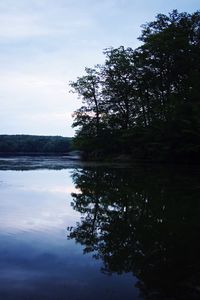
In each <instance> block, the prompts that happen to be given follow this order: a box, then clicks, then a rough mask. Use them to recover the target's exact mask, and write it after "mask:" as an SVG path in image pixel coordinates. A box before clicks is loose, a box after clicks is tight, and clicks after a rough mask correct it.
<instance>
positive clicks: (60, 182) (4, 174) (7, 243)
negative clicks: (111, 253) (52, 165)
mask: <svg viewBox="0 0 200 300" xmlns="http://www.w3.org/2000/svg"><path fill="white" fill-rule="evenodd" d="M74 190H75V188H74V186H73V183H72V179H71V177H70V170H62V171H48V170H43V171H26V172H19V171H18V172H16V171H0V299H3V300H6V299H15V300H24V299H42V300H43V299H52V300H53V299H70V300H71V299H72V300H73V299H94V294H95V299H121V298H122V297H125V298H126V299H132V298H133V294H134V293H136V290H134V289H133V285H134V278H133V277H132V276H128V275H127V276H123V277H120V276H117V275H115V276H111V277H108V276H105V275H103V274H101V273H100V272H99V269H100V265H101V262H97V261H96V260H94V259H92V258H91V256H90V255H85V256H83V255H82V249H81V247H80V246H78V245H75V244H74V242H73V241H72V240H68V239H67V226H73V225H74V224H75V223H76V221H77V220H78V219H79V215H78V214H77V213H76V212H75V211H73V210H72V208H71V206H70V203H71V201H72V199H71V195H70V193H71V192H73V191H74ZM135 299H136V298H135Z"/></svg>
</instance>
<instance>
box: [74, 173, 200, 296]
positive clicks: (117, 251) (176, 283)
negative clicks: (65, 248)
mask: <svg viewBox="0 0 200 300" xmlns="http://www.w3.org/2000/svg"><path fill="white" fill-rule="evenodd" d="M183 174H184V173H183V172H182V171H181V173H178V172H177V171H176V172H175V171H174V170H169V171H168V172H167V174H166V173H163V172H162V171H161V170H160V169H159V168H157V169H156V170H147V169H145V170H144V169H141V168H140V169H132V168H129V169H127V168H126V169H125V168H124V169H123V168H117V169H114V168H113V169H104V168H88V169H81V170H76V171H74V173H73V175H72V177H73V181H74V183H75V185H76V187H77V188H78V190H79V192H78V193H73V194H72V197H73V203H72V206H73V208H74V209H75V210H77V211H78V212H80V213H81V215H82V217H81V221H80V222H79V223H78V224H77V226H76V227H75V228H72V230H71V231H70V233H69V238H72V239H75V240H76V241H77V242H78V243H80V244H82V245H83V246H84V253H87V252H93V253H94V257H95V258H97V259H101V260H102V262H103V266H102V271H103V272H105V273H113V272H117V273H123V272H132V273H133V274H134V275H135V276H136V277H137V278H138V283H137V286H138V287H139V288H140V290H141V294H142V296H143V297H145V298H146V299H199V296H200V294H199V291H200V280H199V275H200V260H199V253H200V241H199V232H200V231H199V229H200V224H199V217H200V202H199V200H200V199H199V195H200V190H199V189H198V181H197V177H196V176H193V175H194V174H193V175H191V174H187V175H186V176H184V175H183Z"/></svg>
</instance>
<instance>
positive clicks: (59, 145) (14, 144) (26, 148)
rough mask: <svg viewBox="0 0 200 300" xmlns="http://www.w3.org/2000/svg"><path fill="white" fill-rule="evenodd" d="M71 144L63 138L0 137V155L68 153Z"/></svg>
mask: <svg viewBox="0 0 200 300" xmlns="http://www.w3.org/2000/svg"><path fill="white" fill-rule="evenodd" d="M71 143H72V141H71V138H64V137H61V136H36V135H0V153H5V154H6V153H10V154H12V153H13V154H16V153H44V154H45V153H66V152H68V151H70V150H71Z"/></svg>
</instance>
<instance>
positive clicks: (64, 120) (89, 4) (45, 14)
mask: <svg viewBox="0 0 200 300" xmlns="http://www.w3.org/2000/svg"><path fill="white" fill-rule="evenodd" d="M173 9H178V11H179V12H183V11H186V12H189V13H192V12H194V11H197V10H199V9H200V0H168V1H166V0H56V1H55V0H17V1H16V0H0V134H36V135H63V136H73V135H74V129H72V128H71V125H72V122H73V119H72V113H73V111H75V110H76V109H77V108H79V107H80V106H81V100H80V99H77V96H76V95H75V94H72V93H70V92H69V91H70V87H69V82H70V81H75V80H76V78H77V77H79V76H82V75H84V68H85V67H93V66H94V65H95V64H98V63H103V62H104V56H103V54H102V51H103V50H104V49H106V48H109V47H119V46H121V45H123V46H125V47H132V48H133V49H134V48H136V47H138V46H139V45H140V44H139V41H138V40H137V38H138V36H139V35H140V33H141V25H142V24H144V23H146V22H149V21H152V20H154V18H155V16H156V15H157V14H158V13H164V14H168V13H169V12H171V11H172V10H173Z"/></svg>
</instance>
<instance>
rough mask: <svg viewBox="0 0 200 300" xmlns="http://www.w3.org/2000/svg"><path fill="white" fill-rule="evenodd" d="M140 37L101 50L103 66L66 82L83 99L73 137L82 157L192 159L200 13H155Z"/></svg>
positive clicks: (199, 85) (197, 129)
mask: <svg viewBox="0 0 200 300" xmlns="http://www.w3.org/2000/svg"><path fill="white" fill-rule="evenodd" d="M139 40H140V41H141V43H142V44H141V46H140V47H138V48H137V49H135V50H133V49H132V48H127V49H125V48H124V47H123V46H121V47H119V48H116V49H115V48H110V49H106V50H105V51H104V54H105V63H104V64H103V65H101V66H99V65H98V66H97V67H95V68H94V69H88V68H87V69H86V75H85V76H83V77H80V78H78V79H77V81H75V82H73V83H71V86H72V89H73V91H74V92H76V93H78V95H79V96H80V97H81V98H82V100H83V103H84V105H83V106H82V107H81V108H80V109H79V110H77V111H76V112H75V114H74V117H75V121H74V124H73V126H75V127H78V131H77V136H76V139H75V141H76V142H77V143H79V145H80V148H81V149H82V150H84V151H85V153H86V154H88V156H91V152H93V153H95V152H96V151H99V150H100V152H101V153H102V157H105V156H106V155H107V156H109V155H110V156H111V155H113V153H114V154H129V155H131V156H132V157H136V158H148V159H160V160H193V159H195V160H198V157H199V150H200V145H199V142H198V141H199V139H200V101H199V95H200V12H198V11H197V12H195V13H193V14H188V13H178V12H177V10H174V11H172V12H171V13H170V14H169V15H163V14H159V15H157V17H156V19H155V21H153V22H149V23H147V24H145V25H143V30H142V34H141V36H140V37H139ZM94 137H95V139H94ZM107 140H109V141H110V143H109V145H108V144H107ZM109 146H110V147H109ZM169 153H171V155H169Z"/></svg>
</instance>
